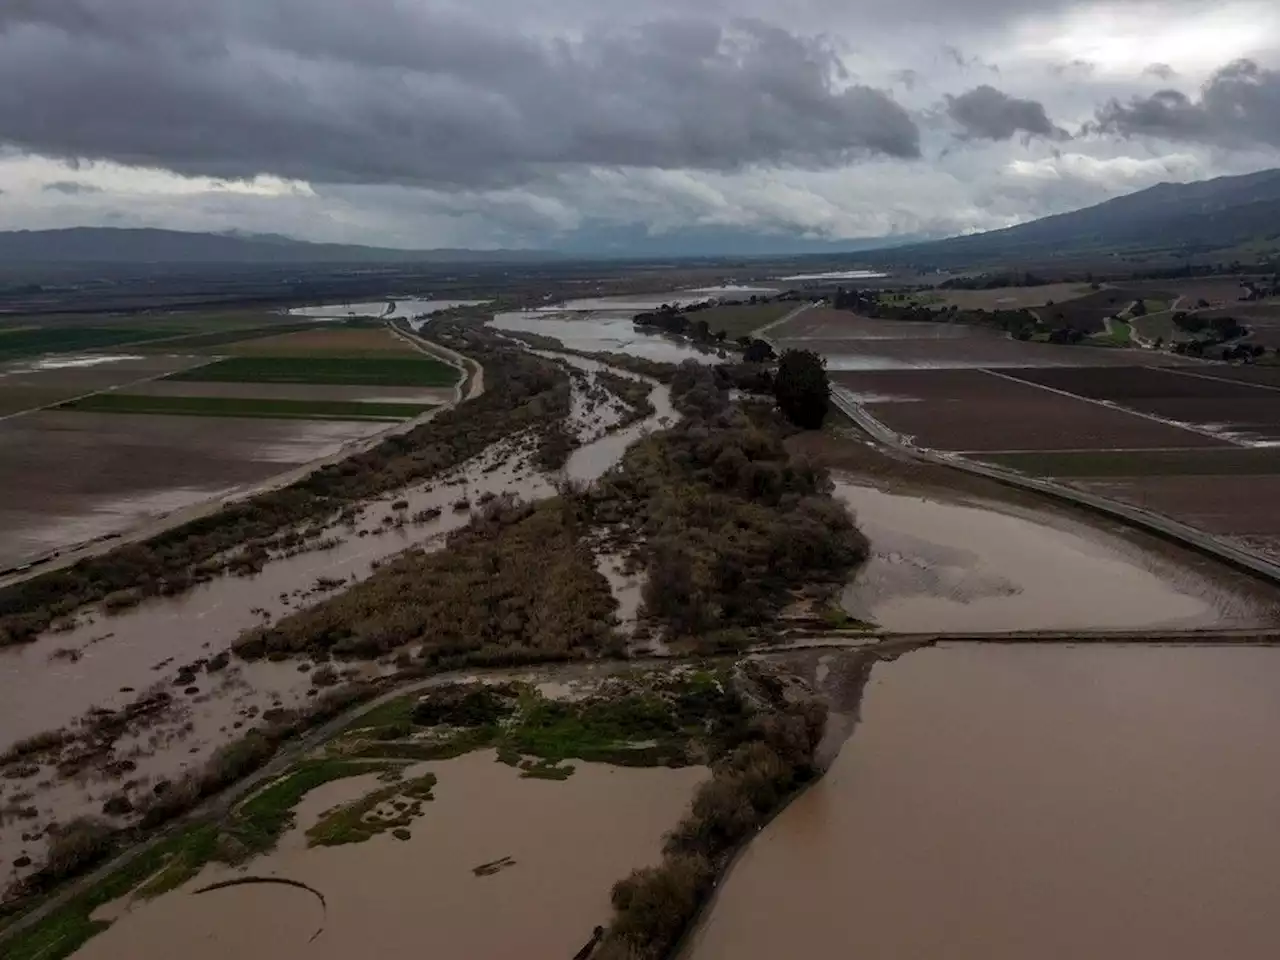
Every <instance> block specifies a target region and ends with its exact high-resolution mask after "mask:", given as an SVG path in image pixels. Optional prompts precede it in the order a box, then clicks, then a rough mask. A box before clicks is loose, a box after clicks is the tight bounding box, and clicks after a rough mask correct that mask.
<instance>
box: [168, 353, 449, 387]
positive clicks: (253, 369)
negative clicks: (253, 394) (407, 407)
mask: <svg viewBox="0 0 1280 960" xmlns="http://www.w3.org/2000/svg"><path fill="white" fill-rule="evenodd" d="M168 379H170V380H185V381H189V382H195V383H333V384H355V385H359V386H381V387H451V386H453V384H454V383H455V382H456V381H457V379H458V371H457V370H455V369H454V368H453V367H451V366H449V365H448V364H447V363H442V362H441V361H439V360H435V359H433V358H431V357H428V356H426V355H425V354H423V355H419V356H413V357H408V356H406V357H322V356H316V357H270V356H266V357H229V358H227V359H226V360H218V361H216V362H215V363H210V364H207V365H205V366H202V367H196V368H195V369H193V370H187V371H184V372H182V373H176V374H174V375H172V376H170V377H169V378H168Z"/></svg>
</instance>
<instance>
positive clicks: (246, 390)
mask: <svg viewBox="0 0 1280 960" xmlns="http://www.w3.org/2000/svg"><path fill="white" fill-rule="evenodd" d="M129 392H130V393H131V394H138V395H141V396H148V397H244V398H248V399H253V400H341V401H355V402H363V403H450V402H452V400H453V395H454V390H453V388H452V387H364V386H352V385H349V384H340V383H333V384H323V383H188V382H186V381H183V380H153V381H151V382H150V383H144V384H139V385H138V386H137V387H130V388H129ZM2 396H3V395H0V397H2Z"/></svg>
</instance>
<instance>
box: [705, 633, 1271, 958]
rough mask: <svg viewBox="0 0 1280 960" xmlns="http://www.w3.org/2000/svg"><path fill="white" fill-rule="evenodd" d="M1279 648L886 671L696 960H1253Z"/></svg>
mask: <svg viewBox="0 0 1280 960" xmlns="http://www.w3.org/2000/svg"><path fill="white" fill-rule="evenodd" d="M1278 677H1280V651H1277V650H1269V649H1231V650H1213V649H1206V648H1180V649H1171V648H1135V647H1106V648H1088V649H1085V648H1076V649H1066V648H1045V647H1017V648H998V649H997V648H989V647H973V646H968V647H966V646H957V647H950V648H941V649H934V650H923V651H917V652H915V653H911V654H908V655H907V656H905V657H903V658H902V659H900V660H898V661H897V662H894V663H888V664H881V665H878V666H877V667H876V668H875V670H874V672H873V674H872V679H871V683H870V684H869V686H868V689H867V692H866V696H865V700H864V704H863V709H862V717H861V721H860V722H859V724H858V726H857V728H856V731H855V732H854V734H853V737H852V739H851V740H849V741H848V742H847V743H846V744H845V746H844V749H843V750H842V752H841V753H840V755H839V757H838V758H837V760H836V761H835V764H834V766H833V768H832V769H831V770H830V771H829V772H828V774H827V775H826V777H825V778H824V779H823V780H821V781H820V782H818V783H817V784H816V785H815V786H813V787H812V788H811V789H810V790H809V791H808V792H806V793H805V794H803V795H802V796H801V797H800V798H799V799H798V800H797V801H796V802H794V803H793V804H792V805H791V806H790V807H788V808H787V809H786V810H785V811H784V812H783V813H782V814H781V816H779V818H778V819H777V820H775V821H774V822H773V823H772V824H771V825H770V826H768V827H766V828H765V830H764V831H763V832H762V833H761V834H760V835H759V836H758V837H757V838H756V839H755V840H753V841H752V842H751V844H750V846H749V847H748V848H747V849H746V851H745V852H744V853H743V854H742V855H741V857H740V858H739V860H738V861H737V863H736V864H735V865H734V867H733V868H732V870H731V872H730V874H729V876H728V877H727V879H726V880H725V881H724V882H723V883H722V885H721V887H720V890H719V893H718V895H717V897H716V898H715V900H714V901H713V903H712V905H711V908H710V909H709V911H708V913H707V914H706V915H705V916H704V921H703V923H702V925H701V928H700V929H699V930H698V931H697V932H696V934H695V935H694V937H693V938H692V942H691V943H690V944H689V945H688V948H687V949H686V950H685V951H684V953H683V954H682V955H683V956H684V957H686V958H688V960H753V958H761V960H764V958H776V957H782V956H845V955H848V956H855V957H856V956H866V957H892V958H895V960H926V958H928V960H933V958H938V957H954V958H965V960H968V958H973V960H978V958H982V960H1026V958H1027V957H1037V958H1047V960H1078V958H1081V957H1096V958H1104V960H1111V958H1115V960H1121V958H1130V957H1161V958H1164V960H1202V958H1204V957H1213V956H1230V957H1232V958H1239V960H1254V958H1257V960H1262V958H1269V957H1271V956H1273V955H1274V953H1275V945H1276V943H1277V942H1280V890H1278V889H1277V887H1276V885H1275V883H1274V882H1273V879H1272V878H1273V877H1274V875H1275V872H1276V870H1277V869H1278V868H1280V834H1277V833H1276V831H1274V830H1273V829H1271V824H1272V821H1273V819H1274V811H1275V809H1276V807H1277V804H1280V776H1278V775H1277V772H1276V771H1277V769H1280V764H1278V763H1277V761H1278V760H1280V752H1278V751H1280V748H1278V747H1277V744H1276V739H1275V730H1276V727H1277V723H1280V680H1278V679H1277V678H1278Z"/></svg>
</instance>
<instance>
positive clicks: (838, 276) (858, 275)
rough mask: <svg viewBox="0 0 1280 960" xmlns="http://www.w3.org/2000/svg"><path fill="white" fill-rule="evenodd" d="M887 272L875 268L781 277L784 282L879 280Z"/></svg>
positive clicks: (885, 275)
mask: <svg viewBox="0 0 1280 960" xmlns="http://www.w3.org/2000/svg"><path fill="white" fill-rule="evenodd" d="M887 276H888V274H887V273H877V272H876V271H875V270H836V271H834V272H832V273H797V274H796V275H795V276H791V277H779V278H778V279H779V280H781V281H783V282H790V281H792V280H879V279H880V278H881V277H887Z"/></svg>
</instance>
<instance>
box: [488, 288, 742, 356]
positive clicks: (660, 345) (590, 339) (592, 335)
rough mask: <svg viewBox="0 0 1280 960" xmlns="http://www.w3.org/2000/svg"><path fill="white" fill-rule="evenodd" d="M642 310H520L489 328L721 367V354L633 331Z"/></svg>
mask: <svg viewBox="0 0 1280 960" xmlns="http://www.w3.org/2000/svg"><path fill="white" fill-rule="evenodd" d="M659 302H661V301H659ZM655 306H656V304H655ZM643 309H646V308H645V307H637V308H636V309H633V310H629V311H626V312H621V313H620V312H617V310H616V308H615V309H614V310H612V311H610V310H603V309H602V310H599V311H591V310H587V309H585V308H584V309H583V311H582V312H563V313H557V312H547V311H542V310H523V311H518V312H511V313H499V314H496V315H495V316H494V318H493V325H494V326H495V327H497V328H498V329H499V330H512V331H517V332H521V333H536V334H540V335H541V336H544V337H555V338H556V339H557V340H559V341H560V342H561V343H562V344H564V345H565V346H566V347H569V348H571V349H573V350H582V351H585V352H587V353H599V352H607V353H626V354H630V355H631V356H634V357H643V358H645V359H647V360H657V361H661V362H663V363H681V362H683V361H685V360H693V361H696V362H697V363H721V362H723V360H724V359H725V357H724V356H721V355H720V354H721V353H723V352H724V351H719V352H717V351H715V350H708V349H702V348H699V347H696V346H694V345H693V344H692V343H690V342H689V341H687V340H682V339H680V338H678V337H668V336H663V335H662V334H660V333H649V332H646V331H644V330H642V329H641V328H639V327H637V326H636V325H635V323H634V322H633V320H632V318H633V317H634V315H635V314H636V313H637V312H638V311H639V310H643ZM726 356H727V355H726Z"/></svg>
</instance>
